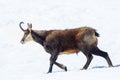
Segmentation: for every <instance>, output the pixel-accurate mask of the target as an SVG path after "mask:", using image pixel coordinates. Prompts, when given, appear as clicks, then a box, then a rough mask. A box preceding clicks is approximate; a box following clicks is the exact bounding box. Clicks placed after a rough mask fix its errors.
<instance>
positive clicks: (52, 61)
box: [48, 53, 67, 73]
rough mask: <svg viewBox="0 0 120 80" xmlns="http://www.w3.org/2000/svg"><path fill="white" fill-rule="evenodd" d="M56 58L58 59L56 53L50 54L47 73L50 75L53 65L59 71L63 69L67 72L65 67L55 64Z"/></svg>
mask: <svg viewBox="0 0 120 80" xmlns="http://www.w3.org/2000/svg"><path fill="white" fill-rule="evenodd" d="M57 58H58V54H57V53H54V54H51V57H50V67H49V70H48V73H52V68H53V64H55V65H56V66H58V67H59V68H61V69H64V70H65V71H67V67H66V66H64V65H63V64H60V63H58V62H56V60H57Z"/></svg>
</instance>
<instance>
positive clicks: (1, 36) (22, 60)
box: [0, 0, 120, 80]
mask: <svg viewBox="0 0 120 80" xmlns="http://www.w3.org/2000/svg"><path fill="white" fill-rule="evenodd" d="M20 21H24V22H25V24H24V25H23V26H24V28H27V26H26V24H27V23H28V22H29V23H32V24H33V29H40V30H51V29H70V28H77V27H81V26H90V27H93V28H95V29H97V32H98V33H100V37H99V38H98V39H99V44H98V46H99V48H100V49H102V50H104V51H107V52H108V53H109V56H110V58H111V60H112V62H113V65H114V66H115V67H113V68H109V67H108V65H107V62H106V61H105V59H103V58H101V57H99V56H94V58H93V60H92V62H91V64H90V66H89V68H88V69H87V70H80V69H81V68H82V67H83V65H84V64H85V62H86V57H85V56H84V55H83V54H82V53H81V52H80V53H79V54H78V55H76V54H72V55H61V56H59V58H58V60H57V61H58V62H60V63H63V64H64V65H66V66H67V67H68V72H65V71H63V70H61V69H60V68H58V67H56V66H54V67H53V73H50V74H46V72H47V71H48V68H49V57H50V55H49V54H48V53H46V52H45V51H44V49H43V48H42V46H41V45H39V44H37V43H35V42H30V43H27V44H25V45H22V44H20V40H21V38H22V36H23V32H22V31H21V30H20V28H19V26H18V25H19V22H20ZM119 30H120V0H0V80H120V31H119Z"/></svg>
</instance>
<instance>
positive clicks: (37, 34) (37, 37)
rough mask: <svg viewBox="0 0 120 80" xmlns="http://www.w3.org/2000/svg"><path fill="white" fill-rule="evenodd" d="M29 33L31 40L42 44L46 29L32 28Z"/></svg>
mask: <svg viewBox="0 0 120 80" xmlns="http://www.w3.org/2000/svg"><path fill="white" fill-rule="evenodd" d="M31 35H32V37H33V40H34V41H35V42H37V43H39V44H41V45H43V43H44V41H45V38H46V31H41V30H32V31H31Z"/></svg>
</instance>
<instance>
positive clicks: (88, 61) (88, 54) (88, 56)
mask: <svg viewBox="0 0 120 80" xmlns="http://www.w3.org/2000/svg"><path fill="white" fill-rule="evenodd" d="M83 53H84V54H85V56H86V58H87V62H86V64H85V65H84V67H83V68H82V70H84V69H87V68H88V66H89V65H90V63H91V61H92V59H93V56H92V54H90V53H88V51H87V52H83Z"/></svg>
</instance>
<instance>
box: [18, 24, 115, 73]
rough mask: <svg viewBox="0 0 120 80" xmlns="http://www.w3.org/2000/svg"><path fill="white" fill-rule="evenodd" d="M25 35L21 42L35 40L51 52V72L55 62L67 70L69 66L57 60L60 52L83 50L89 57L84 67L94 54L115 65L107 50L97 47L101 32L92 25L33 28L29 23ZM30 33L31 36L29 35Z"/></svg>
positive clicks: (70, 52)
mask: <svg viewBox="0 0 120 80" xmlns="http://www.w3.org/2000/svg"><path fill="white" fill-rule="evenodd" d="M21 24H22V22H21V23H20V24H19V25H20V28H21V29H22V30H23V31H24V33H25V34H24V36H23V38H22V40H21V43H25V42H26V41H28V40H33V41H35V42H37V43H39V44H41V45H42V46H43V47H44V49H45V51H46V52H48V53H50V54H51V57H50V67H49V71H48V73H49V72H52V67H53V64H55V65H57V66H58V67H60V68H62V69H64V70H65V71H67V67H66V66H64V65H62V64H60V63H58V62H56V60H57V58H58V55H60V54H73V53H78V52H79V51H82V52H83V53H84V55H85V56H86V58H87V62H86V64H85V65H84V67H83V69H87V68H88V66H89V64H90V62H91V60H92V58H93V56H92V54H95V55H98V56H102V57H104V58H105V59H106V60H107V62H108V65H109V66H113V65H112V62H111V60H110V58H109V56H108V54H107V52H104V51H101V50H100V49H99V48H98V47H97V43H98V40H97V37H98V36H99V34H98V33H97V32H96V30H95V29H93V28H90V27H81V28H76V29H66V30H50V31H42V30H32V24H28V29H27V30H24V29H23V28H22V27H21ZM28 35H29V36H28Z"/></svg>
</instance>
